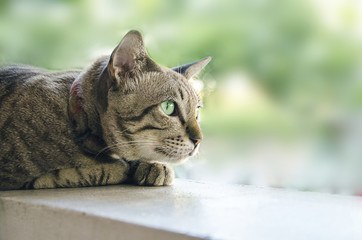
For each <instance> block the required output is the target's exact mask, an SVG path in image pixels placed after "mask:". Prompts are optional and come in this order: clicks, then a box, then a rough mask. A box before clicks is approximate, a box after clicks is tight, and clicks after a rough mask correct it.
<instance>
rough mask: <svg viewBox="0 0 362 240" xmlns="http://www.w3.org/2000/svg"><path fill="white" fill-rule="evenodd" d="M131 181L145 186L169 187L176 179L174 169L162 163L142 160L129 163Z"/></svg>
mask: <svg viewBox="0 0 362 240" xmlns="http://www.w3.org/2000/svg"><path fill="white" fill-rule="evenodd" d="M129 164H130V167H131V168H130V173H129V177H130V181H131V182H132V183H134V184H137V185H144V186H169V185H171V184H172V182H173V179H174V176H175V174H174V171H173V169H172V168H171V167H170V166H169V165H167V164H165V163H160V162H146V161H141V160H135V161H129Z"/></svg>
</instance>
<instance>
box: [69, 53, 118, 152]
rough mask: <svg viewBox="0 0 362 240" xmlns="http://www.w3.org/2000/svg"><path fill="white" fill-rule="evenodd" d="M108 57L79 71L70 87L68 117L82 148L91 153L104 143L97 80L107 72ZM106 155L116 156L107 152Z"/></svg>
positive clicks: (101, 147) (103, 145)
mask: <svg viewBox="0 0 362 240" xmlns="http://www.w3.org/2000/svg"><path fill="white" fill-rule="evenodd" d="M108 60H109V58H108V57H103V58H100V59H98V60H97V61H96V62H95V63H93V64H92V65H91V66H90V67H89V68H87V69H86V70H84V71H83V72H81V74H79V76H78V77H77V78H76V79H75V81H74V82H73V85H72V87H71V89H70V91H71V93H70V100H69V117H70V121H71V122H72V125H73V131H74V133H75V135H76V138H77V141H78V143H79V144H80V146H81V147H82V149H83V150H84V151H86V152H88V153H91V154H98V153H99V152H101V151H102V150H103V149H104V148H106V147H107V146H106V144H105V142H104V140H103V138H102V128H101V123H100V117H99V111H101V109H99V108H100V107H99V104H98V99H97V91H99V89H98V88H99V86H98V84H97V81H99V79H100V78H102V77H103V78H104V77H109V76H104V75H105V74H108V72H107V67H106V66H107V64H108ZM106 157H111V158H117V157H116V156H114V155H112V154H111V153H108V154H107V156H106Z"/></svg>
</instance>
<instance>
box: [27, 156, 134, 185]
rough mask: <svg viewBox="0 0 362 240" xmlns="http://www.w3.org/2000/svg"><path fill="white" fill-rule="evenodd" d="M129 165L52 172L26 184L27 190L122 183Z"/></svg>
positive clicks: (119, 164) (109, 165)
mask: <svg viewBox="0 0 362 240" xmlns="http://www.w3.org/2000/svg"><path fill="white" fill-rule="evenodd" d="M128 174H129V165H128V164H127V163H126V162H124V161H120V162H117V163H104V164H97V165H93V166H89V167H77V168H66V169H59V170H54V171H51V172H49V173H46V174H44V175H42V176H40V177H38V178H35V179H33V180H32V181H31V182H29V183H28V184H26V186H25V188H27V189H42V188H61V187H90V186H102V185H112V184H120V183H124V182H126V181H127V179H128Z"/></svg>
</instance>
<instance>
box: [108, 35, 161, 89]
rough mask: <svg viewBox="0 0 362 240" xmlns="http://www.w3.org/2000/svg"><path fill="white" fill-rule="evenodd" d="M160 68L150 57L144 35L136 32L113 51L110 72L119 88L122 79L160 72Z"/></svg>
mask: <svg viewBox="0 0 362 240" xmlns="http://www.w3.org/2000/svg"><path fill="white" fill-rule="evenodd" d="M159 70H160V67H159V66H158V65H157V64H156V63H155V62H154V61H152V59H151V58H150V57H149V56H148V54H147V51H146V48H145V45H144V41H143V38H142V35H141V33H140V32H138V31H136V30H131V31H129V32H128V33H127V34H126V35H125V36H124V38H123V39H122V40H121V42H120V43H119V44H118V46H117V47H116V48H115V49H114V50H113V52H112V54H111V57H110V59H109V63H108V71H109V73H110V75H111V76H112V77H113V79H114V80H115V83H114V84H113V87H114V88H119V87H120V85H121V82H122V79H127V78H132V77H134V76H135V75H136V74H139V73H141V72H144V71H159Z"/></svg>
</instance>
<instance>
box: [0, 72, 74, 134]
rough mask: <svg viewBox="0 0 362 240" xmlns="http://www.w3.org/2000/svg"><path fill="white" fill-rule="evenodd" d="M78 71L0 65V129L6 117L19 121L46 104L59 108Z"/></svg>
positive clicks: (43, 107) (43, 109) (41, 108)
mask: <svg viewBox="0 0 362 240" xmlns="http://www.w3.org/2000/svg"><path fill="white" fill-rule="evenodd" d="M78 74H79V71H63V72H56V71H48V70H44V69H40V68H34V67H31V66H26V65H9V66H3V67H0V110H1V115H0V128H2V127H4V124H5V121H10V119H9V118H10V116H12V117H14V116H16V117H17V119H19V120H21V118H22V117H23V116H26V115H34V114H36V113H42V112H43V111H46V109H47V108H49V107H50V108H51V107H53V108H52V110H55V109H57V108H62V109H63V107H64V105H66V98H67V96H68V94H69V87H70V85H71V84H72V82H73V81H74V79H75V78H76V77H77V76H78ZM63 110H64V109H63ZM12 120H14V119H12ZM23 120H29V119H23Z"/></svg>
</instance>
